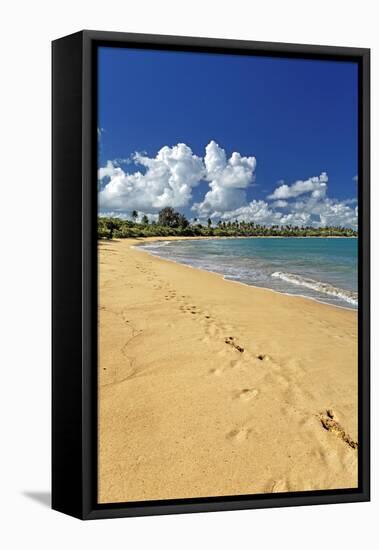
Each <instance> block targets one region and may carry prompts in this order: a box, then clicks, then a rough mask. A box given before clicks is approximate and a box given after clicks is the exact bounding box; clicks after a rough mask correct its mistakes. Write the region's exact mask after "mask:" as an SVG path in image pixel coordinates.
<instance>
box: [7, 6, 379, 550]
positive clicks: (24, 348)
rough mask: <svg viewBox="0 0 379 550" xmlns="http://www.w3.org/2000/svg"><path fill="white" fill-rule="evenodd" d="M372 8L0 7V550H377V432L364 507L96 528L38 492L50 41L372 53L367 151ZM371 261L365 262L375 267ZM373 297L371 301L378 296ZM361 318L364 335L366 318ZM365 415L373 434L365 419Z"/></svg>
mask: <svg viewBox="0 0 379 550" xmlns="http://www.w3.org/2000/svg"><path fill="white" fill-rule="evenodd" d="M375 4H376V2H374V0H360V1H359V2H357V1H354V2H353V1H351V0H345V1H344V2H342V1H336V0H327V1H325V0H317V2H307V1H306V0H299V1H295V0H279V1H277V2H275V1H273V0H262V1H261V2H257V1H254V0H250V1H243V0H229V1H227V2H223V1H221V0H219V1H216V0H213V1H211V0H190V1H188V2H180V1H179V0H176V1H174V0H155V1H154V0H142V1H141V2H137V0H135V1H134V2H132V1H127V0H121V1H118V0H106V1H103V2H99V1H98V0H93V1H91V2H89V1H84V0H82V1H80V0H75V1H73V0H62V1H61V2H56V1H55V2H54V1H50V2H49V1H48V0H44V1H42V0H32V1H27V0H25V1H23V2H20V1H17V0H13V2H7V3H5V2H3V3H2V7H1V8H0V9H1V12H2V13H1V16H0V19H1V21H2V25H1V33H0V40H1V48H0V56H1V60H0V61H1V63H0V71H1V73H0V74H1V86H0V94H1V101H0V110H1V112H0V130H1V131H0V140H1V148H0V151H1V172H2V177H1V195H0V196H1V199H2V200H1V215H0V224H1V239H0V255H1V256H0V257H1V270H0V277H1V284H0V292H1V300H0V312H1V329H2V330H1V336H2V338H1V340H2V343H1V346H0V353H1V363H0V364H1V371H0V372H1V381H0V392H1V394H0V407H1V411H0V421H1V426H2V427H1V431H0V449H1V450H0V461H1V466H0V475H1V480H0V507H1V511H0V514H1V516H0V518H1V519H0V521H1V524H2V527H1V529H0V540H1V539H5V543H4V544H3V548H6V549H8V548H42V549H44V548H56V549H61V548H62V549H63V548H64V549H67V548H70V547H71V548H79V547H80V545H83V546H82V547H84V545H86V547H88V548H133V549H134V548H151V547H152V548H165V549H169V548H180V549H182V548H184V549H186V548H194V547H197V548H229V547H233V548H238V547H243V548H246V547H249V548H250V547H256V548H275V547H280V548H290V549H291V550H296V549H301V550H305V549H307V550H312V549H314V548H315V549H316V548H317V549H318V550H319V549H320V548H322V549H330V548H341V547H343V548H344V549H345V550H346V549H350V548H356V547H357V546H362V547H363V546H364V547H366V548H373V547H377V546H376V544H377V541H378V538H379V537H378V525H377V524H378V519H377V517H376V516H377V514H378V512H379V505H378V500H377V492H378V491H377V485H378V483H377V479H378V475H377V472H378V460H377V457H378V455H377V452H376V451H377V438H376V437H375V433H373V436H374V440H373V441H374V445H373V447H374V456H373V458H374V461H373V501H372V502H371V503H358V504H343V505H341V504H340V505H333V506H331V505H329V506H319V507H315V506H312V507H304V508H287V509H277V510H261V511H254V510H253V511H244V512H224V513H220V512H219V513H213V514H195V515H181V516H166V517H153V518H134V519H121V520H107V521H96V522H80V521H79V520H75V519H73V518H70V517H66V516H64V515H62V514H59V513H57V512H53V511H51V510H50V509H49V508H48V506H47V505H46V504H43V502H45V503H46V500H47V498H48V495H47V493H48V491H49V483H50V106H51V103H50V102H51V98H50V41H51V40H53V39H55V38H58V37H60V36H63V35H65V34H69V33H72V32H74V31H77V30H81V29H83V28H87V29H100V30H114V31H132V32H142V33H159V34H181V35H192V36H196V35H198V36H208V37H220V38H221V37H222V38H239V39H248V40H264V41H276V42H278V41H283V42H299V43H310V44H329V45H339V46H362V47H371V48H372V71H373V75H372V103H373V105H372V107H373V109H372V114H373V116H372V122H373V129H372V151H373V152H375V151H376V152H377V151H378V145H379V144H378V119H377V102H376V99H377V97H378V92H379V90H378V75H379V67H378V51H379V48H378V26H377V17H376V14H375ZM325 85H327V83H325ZM310 131H312V130H311V128H310ZM304 139H307V136H304ZM372 161H373V162H372V168H373V170H372V184H373V193H372V194H373V203H372V204H373V214H374V215H373V239H374V242H375V237H376V234H377V230H378V224H377V221H376V218H377V215H375V213H376V212H377V211H378V210H377V208H378V205H377V199H378V191H377V188H376V183H377V176H378V163H377V159H376V156H375V155H373V159H372ZM67 215H69V212H67ZM374 252H375V251H374ZM377 261H378V260H377V255H376V254H374V257H373V264H374V267H375V266H376V264H377ZM373 291H374V292H373V298H374V299H375V297H376V295H377V289H376V288H374V289H373ZM373 309H374V311H373V315H374V317H373V325H374V327H375V325H377V324H378V323H377V321H378V310H376V311H375V308H373ZM331 368H332V365H331ZM373 371H374V369H373ZM373 378H374V392H373V396H374V399H373V409H376V410H375V411H374V410H373V413H377V410H378V402H379V399H378V398H375V379H376V376H375V372H373ZM67 400H68V401H69V400H70V396H69V395H67ZM373 420H374V422H373V431H374V432H375V427H376V417H375V414H374V418H373ZM215 460H217V457H215ZM41 500H42V503H41ZM375 540H376V543H375V542H374V541H375Z"/></svg>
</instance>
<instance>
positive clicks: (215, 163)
mask: <svg viewBox="0 0 379 550" xmlns="http://www.w3.org/2000/svg"><path fill="white" fill-rule="evenodd" d="M205 152H206V154H205V157H204V164H205V169H206V179H207V180H208V181H209V187H210V190H209V191H208V192H207V193H206V195H205V197H204V200H203V201H202V202H199V203H195V204H194V205H193V207H192V210H193V211H195V212H197V213H198V215H199V216H208V215H211V214H212V213H213V212H215V211H217V212H224V211H227V210H230V209H236V208H238V207H239V206H242V205H243V204H244V203H245V202H246V191H245V190H246V189H247V187H249V185H250V184H251V183H252V182H253V177H254V171H255V167H256V159H255V157H242V156H241V155H240V153H236V152H234V153H233V154H232V156H231V157H230V158H229V159H228V160H227V158H226V153H225V150H224V149H222V148H221V147H220V146H219V145H218V144H217V143H216V142H215V141H211V142H210V143H209V144H208V145H207V146H206V148H205Z"/></svg>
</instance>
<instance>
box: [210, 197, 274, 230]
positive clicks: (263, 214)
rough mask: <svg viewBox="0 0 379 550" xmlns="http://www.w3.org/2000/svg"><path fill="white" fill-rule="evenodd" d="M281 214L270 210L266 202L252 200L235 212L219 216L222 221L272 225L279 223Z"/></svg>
mask: <svg viewBox="0 0 379 550" xmlns="http://www.w3.org/2000/svg"><path fill="white" fill-rule="evenodd" d="M280 218H281V213H280V212H275V211H274V210H272V208H270V206H269V204H268V203H267V202H266V201H262V200H258V201H257V200H253V201H251V202H250V203H249V204H247V205H245V206H241V207H240V208H237V209H236V210H232V211H229V212H224V213H223V214H222V215H221V219H222V220H225V221H226V220H231V221H232V220H238V221H253V222H254V223H259V224H261V225H273V224H276V223H280Z"/></svg>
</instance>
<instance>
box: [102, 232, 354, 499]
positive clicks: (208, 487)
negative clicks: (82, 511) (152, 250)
mask: <svg viewBox="0 0 379 550" xmlns="http://www.w3.org/2000/svg"><path fill="white" fill-rule="evenodd" d="M139 242H141V240H139V241H137V240H132V239H128V240H122V241H109V242H104V241H103V242H100V244H99V480H98V481H99V502H102V503H109V502H122V501H141V500H155V499H174V498H191V497H207V496H220V495H224V496H225V495H238V494H254V493H255V494H256V493H271V492H287V491H306V490H319V489H335V488H351V487H356V486H357V397H358V394H357V370H358V367H357V314H356V312H355V311H352V310H347V309H343V308H337V307H333V306H329V305H325V304H320V303H317V302H315V301H313V300H309V299H306V298H300V297H292V296H286V295H284V294H279V293H276V292H272V291H270V290H264V289H259V288H254V287H248V286H244V285H241V284H237V283H233V282H230V281H225V280H223V279H222V277H221V276H219V275H216V274H213V273H207V272H205V271H200V270H196V269H193V268H190V267H187V266H183V265H178V264H175V263H173V262H169V261H167V260H163V259H159V258H157V257H153V256H151V255H149V254H148V253H147V252H144V251H142V250H138V249H135V248H131V247H132V246H133V245H135V244H138V243H139Z"/></svg>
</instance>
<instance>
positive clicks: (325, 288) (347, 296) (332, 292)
mask: <svg viewBox="0 0 379 550" xmlns="http://www.w3.org/2000/svg"><path fill="white" fill-rule="evenodd" d="M271 277H275V278H278V279H281V280H282V281H286V282H287V283H292V284H294V285H298V286H303V287H306V288H310V289H312V290H315V291H316V292H321V293H322V294H328V295H329V296H336V297H337V298H340V299H341V300H344V301H345V302H348V303H349V304H353V305H355V306H356V305H358V292H354V291H353V290H345V289H343V288H338V287H336V286H333V285H330V284H329V283H323V282H321V281H315V280H313V279H308V278H306V277H301V276H300V275H294V274H293V273H283V272H282V271H275V272H274V273H272V274H271Z"/></svg>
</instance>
